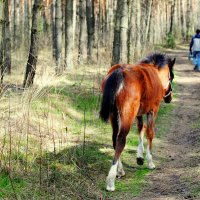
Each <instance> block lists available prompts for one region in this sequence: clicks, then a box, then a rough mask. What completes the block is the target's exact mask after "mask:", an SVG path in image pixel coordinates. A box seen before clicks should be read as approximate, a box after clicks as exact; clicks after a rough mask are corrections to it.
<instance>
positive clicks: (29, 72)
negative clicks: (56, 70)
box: [23, 0, 42, 87]
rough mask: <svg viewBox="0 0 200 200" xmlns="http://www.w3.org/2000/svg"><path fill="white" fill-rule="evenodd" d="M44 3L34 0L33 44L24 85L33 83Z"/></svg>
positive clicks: (27, 85) (40, 0)
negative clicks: (39, 21) (39, 24)
mask: <svg viewBox="0 0 200 200" xmlns="http://www.w3.org/2000/svg"><path fill="white" fill-rule="evenodd" d="M41 5H42V0H34V4H33V11H32V28H31V44H30V51H29V56H28V62H27V66H26V72H25V77H24V82H23V87H29V86H31V85H32V84H33V81H34V77H35V72H36V65H37V58H38V22H37V20H38V14H39V9H40V7H41Z"/></svg>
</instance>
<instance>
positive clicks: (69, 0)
mask: <svg viewBox="0 0 200 200" xmlns="http://www.w3.org/2000/svg"><path fill="white" fill-rule="evenodd" d="M74 4H75V1H74V0H66V10H65V66H66V68H73V67H74V56H73V51H74V39H75V38H74V37H75V22H74V20H75V17H74V15H75V13H76V12H75V10H74V8H75V5H74Z"/></svg>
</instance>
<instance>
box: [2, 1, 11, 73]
mask: <svg viewBox="0 0 200 200" xmlns="http://www.w3.org/2000/svg"><path fill="white" fill-rule="evenodd" d="M4 2H5V6H4V31H3V40H4V44H3V45H4V71H5V72H7V73H8V74H10V73H11V41H10V21H9V7H8V0H4Z"/></svg>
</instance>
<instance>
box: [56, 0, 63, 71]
mask: <svg viewBox="0 0 200 200" xmlns="http://www.w3.org/2000/svg"><path fill="white" fill-rule="evenodd" d="M55 8H56V10H55V43H56V54H55V56H56V57H55V58H56V68H57V69H56V72H57V73H60V71H61V55H62V10H61V0H56V6H55Z"/></svg>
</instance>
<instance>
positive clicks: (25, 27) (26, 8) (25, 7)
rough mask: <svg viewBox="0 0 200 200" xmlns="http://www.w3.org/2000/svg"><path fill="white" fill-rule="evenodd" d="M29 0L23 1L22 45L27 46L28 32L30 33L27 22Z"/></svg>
mask: <svg viewBox="0 0 200 200" xmlns="http://www.w3.org/2000/svg"><path fill="white" fill-rule="evenodd" d="M29 6H30V5H29V1H28V0H26V1H25V2H24V46H25V47H28V46H29V45H30V44H29V41H30V40H29V35H30V34H29V33H30V23H29V17H30V16H29V10H30V7H29Z"/></svg>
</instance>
